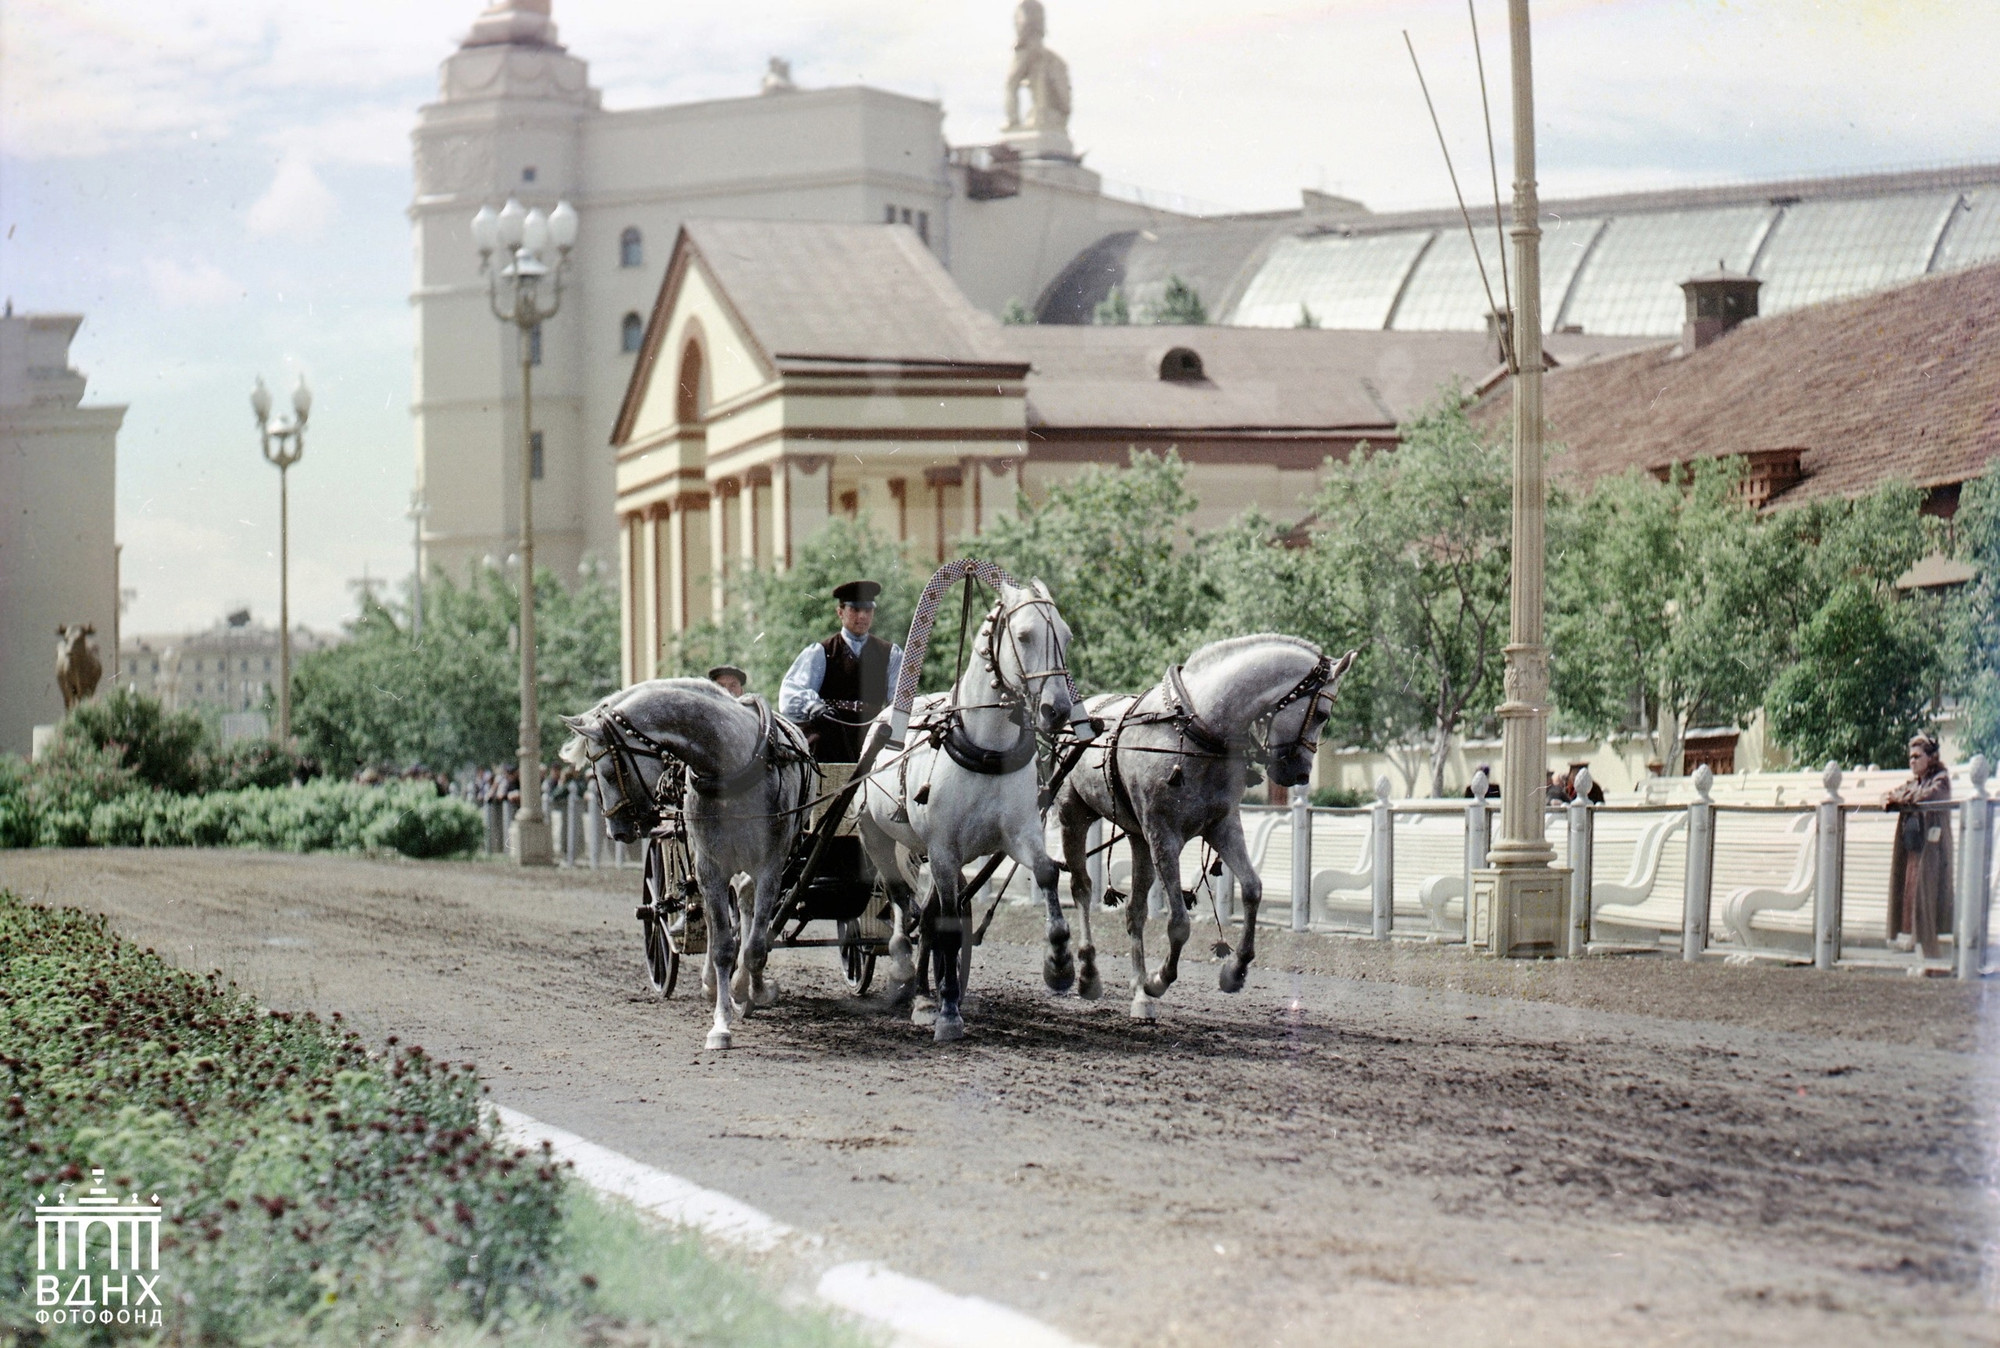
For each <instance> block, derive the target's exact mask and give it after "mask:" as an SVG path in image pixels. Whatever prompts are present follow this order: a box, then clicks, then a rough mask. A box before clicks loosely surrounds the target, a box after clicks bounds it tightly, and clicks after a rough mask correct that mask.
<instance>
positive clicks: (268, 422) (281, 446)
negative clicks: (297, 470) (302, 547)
mask: <svg viewBox="0 0 2000 1348" xmlns="http://www.w3.org/2000/svg"><path fill="white" fill-rule="evenodd" d="M250 410H251V411H253V412H255V413H256V414H257V434H258V437H259V438H260V439H261V441H262V442H263V446H264V459H265V461H266V462H267V463H271V464H274V465H276V466H277V469H278V743H280V744H282V745H284V746H285V747H286V748H290V747H291V743H292V573H291V567H292V503H291V488H290V483H291V471H292V465H293V464H295V463H297V462H298V461H299V458H300V456H301V455H303V454H304V453H305V452H306V417H307V415H308V414H310V413H311V411H312V390H311V389H309V388H307V387H306V377H305V376H304V375H300V376H299V382H298V384H297V385H296V386H295V387H294V388H293V389H292V416H291V418H290V419H289V420H284V419H281V420H277V421H273V420H272V419H271V390H269V389H267V388H265V387H264V377H263V376H262V375H259V376H257V385H256V387H255V388H253V389H251V390H250Z"/></svg>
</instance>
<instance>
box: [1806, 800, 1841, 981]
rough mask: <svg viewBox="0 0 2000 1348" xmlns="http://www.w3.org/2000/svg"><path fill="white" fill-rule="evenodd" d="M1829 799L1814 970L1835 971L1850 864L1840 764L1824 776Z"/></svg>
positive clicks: (1817, 890)
mask: <svg viewBox="0 0 2000 1348" xmlns="http://www.w3.org/2000/svg"><path fill="white" fill-rule="evenodd" d="M1820 781H1822V782H1824V783H1825V784H1826V799H1825V800H1823V801H1821V802H1820V805H1819V858H1818V863H1819V864H1818V874H1817V876H1816V877H1815V879H1814V883H1813V967H1814V968H1816V969H1831V968H1832V967H1833V966H1834V963H1835V961H1837V960H1838V959H1839V958H1840V900H1841V893H1842V891H1843V889H1844V885H1843V884H1842V880H1843V878H1844V877H1843V876H1842V875H1841V868H1842V867H1843V866H1844V865H1845V864H1846V861H1847V856H1846V852H1847V849H1846V847H1845V846H1844V843H1845V841H1846V838H1845V833H1846V827H1847V819H1846V816H1844V815H1843V814H1841V812H1840V764H1838V763H1828V764H1827V765H1826V771H1825V772H1824V773H1822V774H1821V775H1820Z"/></svg>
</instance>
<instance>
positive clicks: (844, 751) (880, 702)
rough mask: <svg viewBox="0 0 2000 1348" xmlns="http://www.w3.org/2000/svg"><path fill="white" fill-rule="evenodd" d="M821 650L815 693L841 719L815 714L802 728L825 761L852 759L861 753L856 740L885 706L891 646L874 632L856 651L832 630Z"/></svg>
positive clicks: (839, 761) (860, 740) (816, 752)
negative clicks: (823, 659) (823, 671)
mask: <svg viewBox="0 0 2000 1348" xmlns="http://www.w3.org/2000/svg"><path fill="white" fill-rule="evenodd" d="M820 649H821V650H823V651H825V652H826V677H825V678H823V679H821V680H820V683H819V695H820V697H822V698H823V699H825V701H826V704H827V706H828V707H829V708H831V709H832V712H833V715H834V716H837V717H839V718H840V720H841V721H853V722H856V723H857V724H854V725H841V724H838V723H836V722H835V721H833V720H831V719H829V718H827V717H820V718H818V719H817V720H815V721H814V723H813V724H812V725H811V726H810V727H809V728H808V730H807V738H808V739H810V740H811V741H812V746H813V757H814V758H817V759H819V760H820V761H821V762H825V763H852V762H853V761H854V760H855V759H857V758H859V757H861V742H862V740H864V739H866V738H867V737H868V722H870V721H872V720H874V719H875V717H876V716H877V715H878V714H880V712H881V710H882V708H884V707H886V706H887V705H889V653H890V651H891V650H893V649H894V648H893V647H891V646H890V645H889V643H888V642H886V641H884V640H882V638H880V637H878V636H872V635H871V636H869V637H866V638H864V639H863V641H862V644H861V654H860V655H858V656H857V655H855V653H854V651H853V648H851V647H850V646H849V645H848V644H847V638H846V637H845V636H844V635H842V634H841V633H839V632H835V633H834V634H833V635H832V636H830V637H828V638H827V639H826V640H825V641H822V642H821V643H820Z"/></svg>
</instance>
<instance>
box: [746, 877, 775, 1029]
mask: <svg viewBox="0 0 2000 1348" xmlns="http://www.w3.org/2000/svg"><path fill="white" fill-rule="evenodd" d="M784 867H785V857H784V853H782V852H780V851H779V850H778V849H777V848H776V847H772V848H770V849H769V850H768V851H767V852H766V853H765V855H764V864H763V865H762V866H761V867H760V868H759V869H758V871H757V874H756V876H755V877H754V879H753V880H752V882H751V883H752V888H751V904H752V907H751V917H750V936H749V940H748V941H747V942H746V943H745V946H744V954H743V963H744V966H745V967H746V968H748V969H749V970H750V1004H751V1005H752V1006H772V1005H775V1004H776V1003H777V1000H778V980H777V979H775V978H766V977H765V976H764V966H765V963H766V962H767V961H768V960H769V959H770V957H771V920H772V919H773V918H775V917H776V916H777V915H778V900H779V898H780V897H782V896H781V895H780V894H779V882H780V881H781V880H782V879H783V872H784Z"/></svg>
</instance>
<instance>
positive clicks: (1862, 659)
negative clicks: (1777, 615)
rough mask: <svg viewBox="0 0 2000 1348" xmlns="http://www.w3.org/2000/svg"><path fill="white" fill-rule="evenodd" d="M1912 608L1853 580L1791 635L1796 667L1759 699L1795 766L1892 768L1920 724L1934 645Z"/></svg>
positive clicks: (1925, 622) (1921, 615) (1923, 616)
mask: <svg viewBox="0 0 2000 1348" xmlns="http://www.w3.org/2000/svg"><path fill="white" fill-rule="evenodd" d="M1930 617H1931V615H1929V614H1928V613H1926V612H1924V611H1923V609H1922V608H1920V607H1919V606H1918V605H1917V604H1914V603H1911V602H1908V601H1901V600H1898V599H1896V598H1895V597H1894V596H1893V595H1892V594H1889V593H1885V592H1883V591H1880V590H1876V589H1873V588H1870V587H1868V586H1865V585H1862V584H1859V583H1856V582H1853V581H1850V582H1847V583H1845V584H1843V585H1841V586H1840V587H1839V588H1838V589H1836V590H1835V591H1834V592H1833V594H1832V596H1831V597H1829V598H1828V599H1827V601H1826V602H1825V603H1824V604H1822V605H1821V606H1820V608H1819V610H1818V612H1816V613H1814V614H1813V616H1812V618H1811V620H1810V621H1809V622H1807V624H1806V626H1805V628H1804V630H1803V631H1801V632H1800V633H1799V637H1798V662H1797V663H1796V664H1794V665H1792V666H1791V667H1790V668H1789V669H1786V670H1785V671H1784V672H1783V673H1782V674H1780V675H1779V676H1778V677H1777V680H1776V681H1775V682H1774V683H1773V684H1772V685H1771V690H1770V693H1769V695H1768V696H1767V698H1766V699H1765V707H1766V709H1767V710H1768V713H1769V716H1770V724H1771V733H1772V735H1773V736H1774V737H1775V738H1776V739H1777V740H1778V742H1779V743H1781V744H1783V745H1784V746H1785V747H1786V748H1788V749H1790V750H1791V751H1792V754H1793V756H1794V757H1795V758H1796V759H1797V760H1798V761H1800V762H1803V763H1809V764H1818V763H1824V762H1826V761H1827V760H1829V759H1832V760H1836V761H1838V762H1841V763H1849V764H1862V763H1895V762H1898V761H1900V759H1901V758H1902V756H1903V754H1904V752H1905V746H1906V745H1907V744H1908V743H1909V739H1910V736H1911V735H1913V734H1915V733H1916V732H1917V731H1919V730H1921V729H1923V728H1924V726H1925V722H1926V720H1927V717H1926V711H1927V710H1928V707H1929V703H1930V700H1931V690H1932V685H1933V676H1934V665H1935V661H1936V655H1937V644H1936V641H1935V640H1934V639H1933V638H1932V636H1931V627H1932V624H1931V622H1930Z"/></svg>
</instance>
